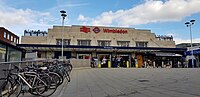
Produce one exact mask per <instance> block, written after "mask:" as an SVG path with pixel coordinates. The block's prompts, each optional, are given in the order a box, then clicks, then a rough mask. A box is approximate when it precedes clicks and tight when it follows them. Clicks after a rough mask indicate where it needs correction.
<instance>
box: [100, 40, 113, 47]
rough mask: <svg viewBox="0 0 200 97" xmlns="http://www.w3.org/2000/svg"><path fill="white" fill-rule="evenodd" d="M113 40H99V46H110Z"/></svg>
mask: <svg viewBox="0 0 200 97" xmlns="http://www.w3.org/2000/svg"><path fill="white" fill-rule="evenodd" d="M110 42H111V41H106V40H98V46H110Z"/></svg>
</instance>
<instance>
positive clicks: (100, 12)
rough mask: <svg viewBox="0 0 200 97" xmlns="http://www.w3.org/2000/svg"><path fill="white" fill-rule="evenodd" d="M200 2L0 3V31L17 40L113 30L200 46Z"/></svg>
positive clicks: (41, 0)
mask: <svg viewBox="0 0 200 97" xmlns="http://www.w3.org/2000/svg"><path fill="white" fill-rule="evenodd" d="M199 5H200V0H0V27H4V28H6V29H8V30H9V31H11V32H13V33H15V34H16V35H18V36H22V35H23V33H24V30H28V29H29V30H42V31H48V28H52V27H53V26H61V25H62V18H61V16H60V11H61V10H65V11H66V12H67V13H66V14H67V17H66V19H65V23H64V24H65V26H70V25H86V26H87V25H88V26H108V27H109V26H111V27H126V28H135V29H147V30H151V32H152V33H155V34H156V35H172V36H173V38H174V41H175V43H176V44H180V43H190V41H191V38H190V28H189V27H186V25H185V22H188V21H190V20H193V19H194V20H196V21H195V23H194V25H192V26H191V33H192V41H193V43H200V7H199Z"/></svg>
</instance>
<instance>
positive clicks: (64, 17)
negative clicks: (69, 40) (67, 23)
mask: <svg viewBox="0 0 200 97" xmlns="http://www.w3.org/2000/svg"><path fill="white" fill-rule="evenodd" d="M64 19H65V17H63V18H62V59H61V60H62V61H63V35H64Z"/></svg>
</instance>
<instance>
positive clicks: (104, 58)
mask: <svg viewBox="0 0 200 97" xmlns="http://www.w3.org/2000/svg"><path fill="white" fill-rule="evenodd" d="M98 59H99V61H100V64H101V67H102V68H107V67H108V62H110V54H98Z"/></svg>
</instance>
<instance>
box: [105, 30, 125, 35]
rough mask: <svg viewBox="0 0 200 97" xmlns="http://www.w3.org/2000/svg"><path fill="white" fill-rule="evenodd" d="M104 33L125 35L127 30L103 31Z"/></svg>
mask: <svg viewBox="0 0 200 97" xmlns="http://www.w3.org/2000/svg"><path fill="white" fill-rule="evenodd" d="M103 32H104V33H120V34H126V33H128V31H127V30H123V29H103Z"/></svg>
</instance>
